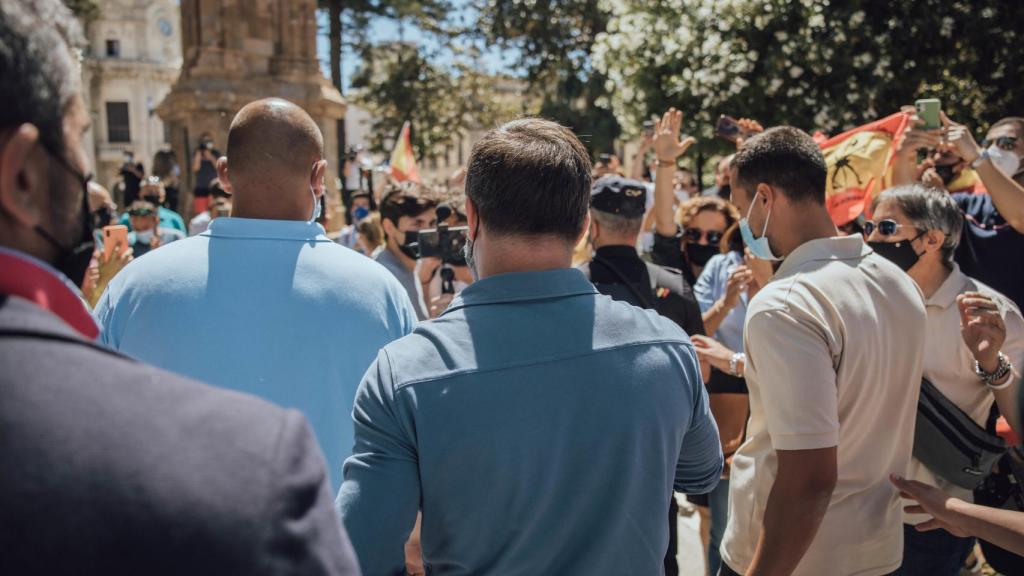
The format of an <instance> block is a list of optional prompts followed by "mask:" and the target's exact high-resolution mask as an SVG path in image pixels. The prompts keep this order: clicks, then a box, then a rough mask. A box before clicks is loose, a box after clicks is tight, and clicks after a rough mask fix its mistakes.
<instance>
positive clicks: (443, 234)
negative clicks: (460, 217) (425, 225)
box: [418, 224, 469, 266]
mask: <svg viewBox="0 0 1024 576" xmlns="http://www.w3.org/2000/svg"><path fill="white" fill-rule="evenodd" d="M468 230H469V228H468V227H466V226H456V227H454V228H449V227H448V225H447V224H438V225H437V228H436V229H431V230H420V232H419V242H418V247H419V251H420V258H430V257H435V258H440V259H441V261H442V262H444V263H445V264H450V265H452V266H465V265H466V254H465V252H464V251H463V249H464V248H465V247H466V233H467V231H468Z"/></svg>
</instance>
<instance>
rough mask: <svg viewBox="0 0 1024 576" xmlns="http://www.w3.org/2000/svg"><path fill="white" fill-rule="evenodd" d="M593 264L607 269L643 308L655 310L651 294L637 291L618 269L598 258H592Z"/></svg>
mask: <svg viewBox="0 0 1024 576" xmlns="http://www.w3.org/2000/svg"><path fill="white" fill-rule="evenodd" d="M593 262H596V263H598V264H600V265H602V266H604V267H605V268H607V269H608V271H609V272H611V273H612V276H615V277H616V278H617V279H618V280H619V282H621V283H622V284H623V285H625V286H626V288H627V289H629V291H630V292H631V293H632V294H633V296H636V298H637V300H639V301H640V303H642V304H643V306H644V308H648V309H650V310H654V309H655V305H654V295H653V294H651V293H647V294H644V293H643V292H642V291H641V290H638V289H637V287H636V286H635V285H634V284H633V283H632V282H630V281H629V278H626V275H625V274H623V273H622V272H620V271H619V269H618V268H616V267H615V266H613V265H612V263H611V262H609V261H608V260H606V259H604V258H602V257H600V256H594V260H593Z"/></svg>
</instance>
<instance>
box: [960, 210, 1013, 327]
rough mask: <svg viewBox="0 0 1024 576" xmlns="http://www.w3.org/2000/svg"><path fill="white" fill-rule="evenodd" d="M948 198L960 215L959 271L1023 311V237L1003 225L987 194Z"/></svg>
mask: <svg viewBox="0 0 1024 576" xmlns="http://www.w3.org/2000/svg"><path fill="white" fill-rule="evenodd" d="M952 197H953V199H954V200H955V201H956V203H957V205H958V206H960V210H961V211H962V212H963V213H964V231H963V233H962V234H961V236H960V244H959V245H958V246H957V249H956V261H957V263H958V264H960V269H961V270H963V273H964V274H966V275H968V276H970V277H971V278H977V279H978V280H980V281H982V282H984V283H985V284H987V285H989V286H991V287H992V289H993V290H996V291H998V292H1000V293H1002V294H1005V295H1006V296H1007V297H1008V298H1009V299H1010V300H1012V301H1013V302H1014V303H1015V304H1016V305H1017V307H1018V308H1021V307H1024V234H1021V233H1020V232H1017V231H1016V230H1015V229H1014V228H1013V227H1012V226H1010V225H1009V224H1008V223H1007V222H1006V220H1005V219H1004V218H1003V217H1002V216H1001V215H1000V214H999V211H998V210H996V207H995V205H994V204H993V203H992V197H991V196H989V195H988V194H975V193H971V192H958V193H955V194H953V195H952Z"/></svg>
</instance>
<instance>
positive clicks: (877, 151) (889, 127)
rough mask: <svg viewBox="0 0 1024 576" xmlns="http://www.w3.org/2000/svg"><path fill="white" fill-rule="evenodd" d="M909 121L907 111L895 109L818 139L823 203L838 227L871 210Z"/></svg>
mask: <svg viewBox="0 0 1024 576" xmlns="http://www.w3.org/2000/svg"><path fill="white" fill-rule="evenodd" d="M909 123H910V114H909V113H906V112H897V113H896V114H893V115H891V116H887V117H885V118H882V119H881V120H877V121H875V122H871V123H870V124H865V125H863V126H859V127H857V128H854V129H852V130H848V131H846V132H843V133H842V134H839V135H838V136H834V137H832V138H829V139H827V140H825V141H824V142H821V151H822V153H823V154H824V155H825V164H826V165H827V166H828V177H827V179H826V181H825V205H826V207H827V208H828V212H829V214H830V215H831V216H832V221H833V222H835V224H836V225H837V226H842V225H844V224H847V223H849V222H850V221H851V220H853V219H855V218H857V216H860V215H861V214H862V213H864V212H865V211H866V210H868V209H870V206H871V201H872V200H873V199H874V198H875V196H877V195H878V193H879V192H881V191H882V190H884V189H885V188H886V187H887V186H888V185H889V182H890V180H891V177H892V175H891V170H892V161H893V155H894V154H895V152H896V145H897V144H898V143H899V138H900V136H901V135H902V134H903V131H904V130H906V128H907V125H908V124H909Z"/></svg>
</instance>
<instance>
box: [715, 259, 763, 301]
mask: <svg viewBox="0 0 1024 576" xmlns="http://www.w3.org/2000/svg"><path fill="white" fill-rule="evenodd" d="M753 281H754V273H753V272H752V271H751V270H750V268H749V267H747V266H737V267H736V269H735V270H733V271H732V274H729V280H728V281H726V283H725V294H723V295H722V297H721V298H719V301H720V302H721V303H722V306H723V307H724V308H725V309H726V310H732V309H733V308H735V307H736V305H737V304H739V303H740V294H742V293H743V292H746V290H747V286H748V285H750V283H751V282H753Z"/></svg>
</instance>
